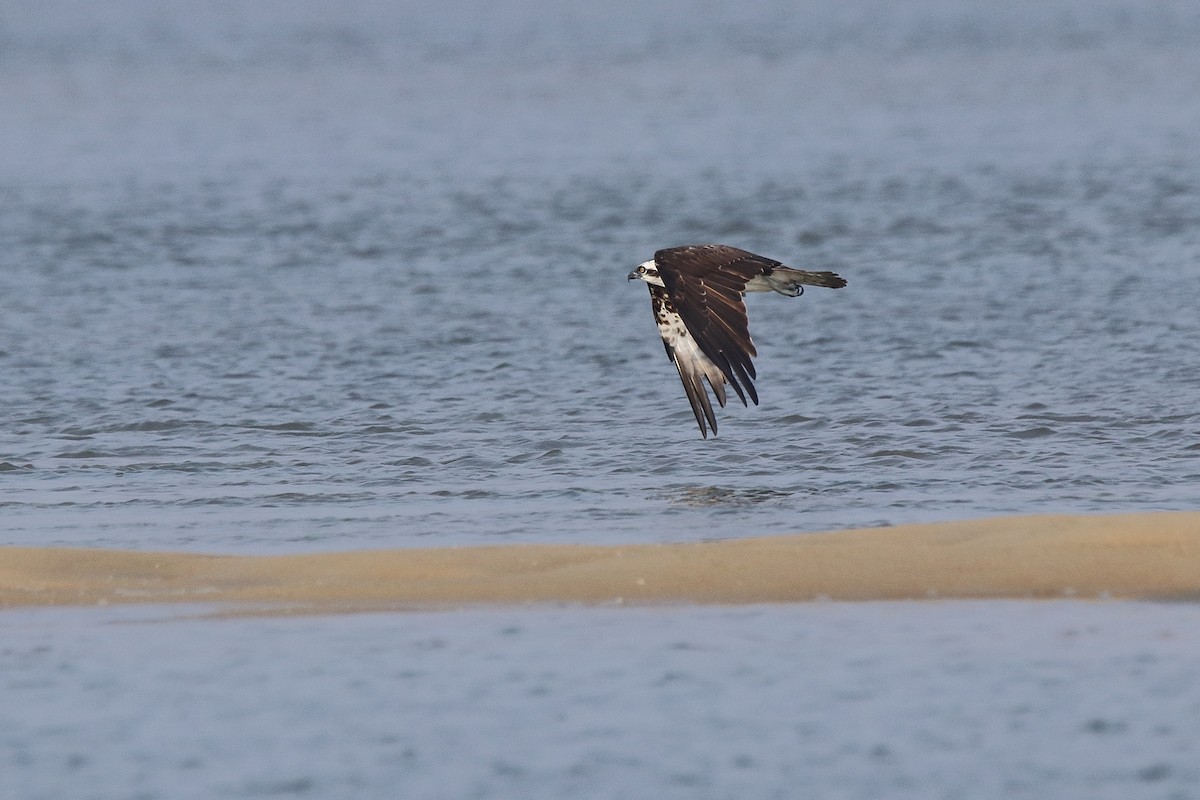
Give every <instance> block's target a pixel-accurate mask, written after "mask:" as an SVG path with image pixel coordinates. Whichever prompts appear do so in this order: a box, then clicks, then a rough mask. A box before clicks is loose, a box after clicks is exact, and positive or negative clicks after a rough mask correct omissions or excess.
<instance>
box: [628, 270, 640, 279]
mask: <svg viewBox="0 0 1200 800" xmlns="http://www.w3.org/2000/svg"><path fill="white" fill-rule="evenodd" d="M637 279H638V274H637V270H636V269H635V270H634V271H633V272H630V273H629V277H628V278H627V280H631V281H636V280H637Z"/></svg>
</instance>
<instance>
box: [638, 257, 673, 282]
mask: <svg viewBox="0 0 1200 800" xmlns="http://www.w3.org/2000/svg"><path fill="white" fill-rule="evenodd" d="M629 280H631V281H635V280H636V281H645V282H646V283H648V284H650V285H651V286H666V284H665V283H663V280H662V278H661V277H659V275H658V266H657V265H655V263H654V261H653V260H651V261H643V262H642V263H641V264H638V265H637V269H635V270H634V271H633V272H631V273H629Z"/></svg>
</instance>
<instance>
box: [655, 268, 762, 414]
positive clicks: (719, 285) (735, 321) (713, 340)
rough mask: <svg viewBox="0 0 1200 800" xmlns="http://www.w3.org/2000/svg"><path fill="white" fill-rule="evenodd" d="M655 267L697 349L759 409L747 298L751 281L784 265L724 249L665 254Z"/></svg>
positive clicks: (737, 390) (741, 396)
mask: <svg viewBox="0 0 1200 800" xmlns="http://www.w3.org/2000/svg"><path fill="white" fill-rule="evenodd" d="M654 263H655V265H656V266H657V267H658V273H659V276H660V277H661V278H662V281H663V283H664V284H666V287H667V292H668V293H669V295H670V297H671V300H672V303H673V304H674V306H675V309H676V311H677V312H678V314H679V316H680V317H682V319H683V323H684V324H685V325H686V326H687V329H688V332H689V333H691V335H692V338H694V339H695V340H696V344H698V345H699V346H700V349H701V350H703V351H704V354H705V355H706V356H708V358H709V359H710V360H712V362H713V363H714V364H716V366H717V368H718V369H719V370H721V372H722V373H723V374H724V375H725V378H726V379H727V380H728V381H729V384H730V385H731V386H733V390H734V391H735V392H737V395H738V397H739V398H740V399H741V401H742V403H743V404H746V405H748V403H746V395H749V396H750V399H751V400H753V401H754V404H755V405H758V392H757V391H755V389H754V378H755V377H757V375H756V373H755V371H754V362H753V361H751V359H752V358H753V357H754V356H756V355H758V351H757V350H755V349H754V341H753V340H752V339H751V338H750V325H749V322H748V321H747V319H746V304H745V303H744V302H743V300H742V297H743V296H744V294H745V291H746V282H747V281H749V280H750V279H751V278H754V277H756V276H758V275H762V274H764V273H766V272H770V271H771V270H773V269H775V268H776V267H779V266H781V264H780V263H779V262H778V261H772V260H771V259H769V258H763V257H762V256H757V255H755V254H754V253H748V252H746V251H745V250H739V249H738V248H736V247H728V246H726V245H721V244H702V245H694V246H691V247H672V248H668V249H666V250H659V251H658V252H657V253H655V254H654ZM743 389H744V390H745V391H744V392H743Z"/></svg>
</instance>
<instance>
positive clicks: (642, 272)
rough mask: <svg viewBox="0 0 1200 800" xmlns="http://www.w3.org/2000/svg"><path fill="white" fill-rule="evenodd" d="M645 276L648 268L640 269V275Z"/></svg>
mask: <svg viewBox="0 0 1200 800" xmlns="http://www.w3.org/2000/svg"><path fill="white" fill-rule="evenodd" d="M645 274H646V268H645V267H638V275H645Z"/></svg>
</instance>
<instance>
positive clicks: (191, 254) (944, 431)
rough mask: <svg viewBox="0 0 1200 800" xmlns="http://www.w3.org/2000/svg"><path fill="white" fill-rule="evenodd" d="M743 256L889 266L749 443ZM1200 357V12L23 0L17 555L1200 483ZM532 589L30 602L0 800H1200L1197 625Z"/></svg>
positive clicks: (791, 316) (8, 367)
mask: <svg viewBox="0 0 1200 800" xmlns="http://www.w3.org/2000/svg"><path fill="white" fill-rule="evenodd" d="M702 242H721V243H724V244H729V245H734V246H738V247H742V248H745V249H748V250H751V251H754V252H756V253H761V254H763V255H765V256H768V257H772V258H775V259H778V260H780V261H783V262H785V263H787V264H790V265H792V266H795V267H801V268H806V269H817V270H826V269H828V270H834V271H836V272H838V273H839V274H841V275H842V276H844V277H845V278H847V280H848V281H849V285H848V286H847V287H846V288H845V289H841V290H838V291H829V290H823V289H815V288H814V289H810V290H809V291H808V292H807V293H806V294H805V295H804V296H803V297H801V298H798V299H789V298H785V297H781V296H776V295H772V296H762V295H756V296H751V297H750V298H749V299H748V305H749V313H750V324H751V332H752V333H753V335H754V337H755V341H756V343H757V346H758V351H759V357H758V359H757V366H758V375H759V380H758V382H757V383H758V388H759V392H760V395H761V398H762V404H761V405H760V406H758V407H751V408H748V409H747V408H743V407H742V406H741V405H740V404H739V403H737V402H736V400H734V402H733V403H732V404H731V405H730V406H729V407H727V408H725V409H718V412H717V414H718V421H719V424H720V433H719V435H718V436H717V437H716V438H710V439H708V440H703V439H701V438H700V436H699V432H698V430H697V429H696V426H695V423H694V420H693V418H692V413H691V411H690V409H689V407H688V404H687V401H686V399H685V397H684V394H683V389H682V387H681V386H680V383H679V380H678V377H677V375H676V374H675V370H674V367H673V366H672V365H671V364H670V363H669V362H668V360H667V359H666V357H665V355H664V352H663V348H662V345H661V343H660V341H659V338H658V334H657V330H656V328H655V326H654V323H653V320H652V318H651V313H650V303H649V297H648V294H647V292H646V289H645V287H644V286H643V285H642V284H640V283H631V282H628V281H627V280H626V275H627V273H628V272H629V270H630V269H631V268H632V267H633V266H634V265H636V264H637V263H639V262H641V261H644V260H646V259H648V258H650V257H651V256H652V255H653V253H654V251H655V250H656V249H658V248H661V247H667V246H672V245H679V244H691V243H702ZM1198 348H1200V4H1197V3H1194V2H1191V0H1150V1H1148V0H1015V2H1003V3H995V2H993V3H984V2H971V1H969V0H915V1H914V2H905V3H891V2H884V0H801V2H788V1H787V0H736V1H734V0H730V1H729V2H725V1H723V0H662V1H661V2H646V3H642V2H632V0H619V2H613V3H582V2H556V1H554V0H500V1H499V2H488V1H487V0H464V1H463V2H449V3H432V2H423V1H422V0H402V1H401V2H391V1H389V0H337V2H333V0H298V1H297V0H256V1H255V2H235V1H234V0H212V1H211V2H201V0H110V2H104V3H94V2H85V0H0V544H5V545H31V546H49V545H68V546H82V547H114V548H134V549H141V550H152V549H160V550H189V551H202V552H230V553H267V552H296V551H307V550H334V549H337V550H342V549H362V548H393V547H410V546H425V545H428V546H442V545H464V544H481V543H490V544H503V543H516V542H532V541H540V542H559V543H575V542H587V543H606V542H626V541H650V542H667V541H679V540H697V539H710V538H728V537H743V536H751V535H761V534H773V533H783V532H793V531H823V530H832V529H839V528H849V527H861V526H883V525H891V524H898V523H905V522H916V521H931V520H939V519H954V518H967V517H981V516H990V515H997V514H1016V513H1039V512H1124V511H1151V510H1161V509H1194V508H1196V507H1197V504H1198V502H1200V355H1198V353H1200V349H1198ZM97 613H99V612H97ZM489 613H494V614H497V615H499V616H488V614H489ZM527 613H528V614H529V616H527V617H523V618H518V620H517V621H513V620H511V619H510V618H509V617H507V616H505V615H504V614H503V613H502V612H487V613H484V612H478V613H476V612H471V614H466V615H463V616H460V617H452V616H450V615H436V614H434V615H422V614H415V615H411V616H407V617H403V618H397V617H393V616H386V615H385V616H381V617H362V618H355V619H347V618H335V619H332V620H330V619H315V620H299V621H297V620H293V621H288V620H276V621H242V622H238V621H227V622H225V623H221V625H222V626H223V627H213V626H214V625H215V624H214V623H203V624H201V623H188V622H171V623H169V624H168V623H163V624H162V625H161V626H158V627H156V626H155V625H153V624H151V623H147V622H144V621H139V620H140V619H141V618H140V617H139V618H138V619H134V620H131V619H128V618H127V617H126V616H122V615H119V614H118V615H116V616H115V617H114V618H111V619H109V618H104V619H105V625H106V624H107V623H108V622H111V623H113V624H112V625H111V626H109V627H107V628H106V627H105V625H102V624H100V623H98V622H95V620H94V619H93V620H92V621H89V620H88V619H87V618H86V617H81V616H79V615H78V612H65V611H64V612H8V614H7V615H6V616H5V618H4V624H5V626H6V627H5V634H4V639H3V640H2V641H0V687H3V688H4V699H3V701H0V702H2V703H3V705H0V722H2V723H3V724H2V725H0V775H3V776H5V777H0V795H3V796H4V797H5V798H6V800H7V798H8V797H10V796H11V797H14V798H19V800H26V798H34V797H37V798H62V797H96V798H109V797H111V798H127V797H140V798H153V797H203V798H214V797H239V798H240V797H262V796H293V795H294V796H312V797H379V798H385V797H455V798H458V797H491V798H501V797H523V798H538V797H568V796H574V797H583V796H588V797H612V798H617V797H622V798H642V797H681V798H682V797H687V798H753V797H772V798H792V797H825V798H830V797H845V798H872V799H874V798H880V797H899V796H903V797H914V798H916V797H921V798H929V797H945V798H951V797H953V798H974V797H1000V796H1005V797H1018V796H1019V797H1046V796H1055V797H1089V798H1095V797H1113V798H1122V800H1124V799H1125V798H1129V797H1134V796H1145V797H1177V798H1182V797H1192V798H1194V797H1197V796H1198V795H1197V793H1196V785H1197V784H1196V782H1197V781H1200V775H1198V774H1197V772H1196V769H1195V764H1197V763H1200V753H1198V752H1197V749H1196V748H1197V745H1196V741H1197V739H1196V736H1195V732H1196V729H1195V720H1196V719H1197V718H1200V711H1198V709H1200V705H1197V703H1198V702H1200V701H1198V700H1197V699H1196V698H1197V697H1198V696H1200V695H1198V694H1197V693H1198V692H1200V683H1198V682H1197V680H1196V678H1195V672H1194V667H1193V668H1192V669H1191V671H1190V672H1189V671H1188V668H1186V665H1187V664H1188V663H1189V661H1188V659H1189V658H1190V657H1191V654H1195V653H1196V652H1200V644H1198V643H1197V641H1196V638H1195V635H1194V631H1195V630H1196V628H1195V627H1194V626H1192V623H1193V622H1194V621H1195V616H1194V612H1189V611H1188V610H1186V609H1182V608H1179V609H1175V610H1172V611H1171V612H1170V613H1171V614H1174V615H1175V616H1174V617H1172V618H1171V619H1172V620H1173V621H1170V622H1167V621H1162V622H1161V625H1162V627H1161V628H1155V627H1154V626H1155V625H1159V624H1160V619H1161V618H1160V617H1152V618H1149V617H1145V616H1144V615H1147V614H1150V612H1149V611H1147V610H1145V609H1140V610H1136V611H1131V610H1129V609H1124V608H1123V607H1119V608H1118V607H1114V613H1115V614H1117V616H1118V617H1120V619H1121V620H1124V621H1123V622H1112V621H1111V618H1109V617H1106V616H1105V612H1103V611H1099V610H1097V609H1095V608H1085V609H1083V610H1080V611H1079V612H1078V613H1079V614H1081V615H1082V616H1081V617H1079V619H1084V620H1085V621H1084V622H1080V623H1076V622H1072V621H1068V620H1066V618H1065V617H1064V618H1063V619H1060V618H1059V617H1058V616H1051V617H1044V616H1042V615H1043V614H1049V613H1051V612H1048V611H1046V612H1042V611H1039V610H1037V608H1036V607H1031V608H1025V607H1021V608H1020V609H1018V610H1016V611H1013V610H1012V609H1009V610H1008V611H1004V610H1003V609H999V610H997V609H993V610H990V611H987V610H984V611H980V610H978V609H977V610H974V611H964V612H962V613H961V614H958V615H956V614H955V613H953V612H952V610H951V609H948V608H942V609H941V610H938V609H937V608H934V609H933V610H928V609H927V610H923V611H917V610H915V609H910V610H909V611H908V612H905V614H908V615H907V616H906V615H905V614H901V617H900V618H899V619H898V618H897V617H895V616H894V615H895V614H897V613H900V612H897V611H895V610H894V609H893V610H881V609H880V608H877V607H875V608H873V609H872V607H865V610H862V611H859V610H853V609H850V608H846V609H842V610H840V611H837V613H836V614H835V615H834V616H833V617H830V616H821V613H820V612H819V611H813V610H788V609H759V610H757V611H734V610H697V611H690V612H689V611H686V610H675V611H670V612H652V611H645V612H637V613H636V614H635V613H629V614H627V615H626V616H623V617H622V616H618V615H617V613H616V612H612V611H582V610H578V611H555V612H544V613H543V615H542V616H538V614H537V613H535V612H527ZM1053 613H1054V614H1066V615H1067V616H1068V617H1069V616H1070V614H1068V613H1067V612H1063V611H1061V610H1060V611H1055V612H1053ZM1070 613H1075V612H1070ZM1164 613H1166V612H1164ZM993 614H1001V617H994V616H989V615H993ZM939 615H940V616H939ZM1122 615H1124V616H1122ZM134 616H136V615H134ZM1001 618H1002V619H1004V620H1009V621H1010V622H1011V624H1008V625H1007V627H1006V626H1005V624H1002V623H1000V622H995V620H996V619H1001ZM1072 619H1074V618H1072ZM864 620H865V621H864ZM922 620H923V621H924V622H922ZM926 622H927V623H928V625H929V626H932V627H928V628H927V627H925V623H926ZM126 623H129V624H130V625H132V626H133V627H128V626H127V625H126ZM989 625H995V626H998V628H997V629H993V628H991V627H988V626H989ZM206 626H207V627H206ZM939 626H940V627H939ZM1089 626H1090V627H1089ZM1114 626H1115V627H1114ZM1026 628H1027V629H1028V631H1030V632H1028V633H1027V634H1026V633H1025V632H1024V631H1025V630H1026ZM944 629H952V630H951V632H950V633H947V634H946V636H944V637H942V638H939V635H940V634H938V633H937V631H939V630H944ZM1066 630H1069V631H1075V632H1076V633H1078V632H1079V631H1083V632H1084V635H1085V638H1086V636H1087V635H1090V634H1088V633H1087V632H1088V631H1093V632H1094V631H1097V630H1101V631H1105V632H1107V634H1106V635H1108V634H1111V636H1110V638H1105V639H1103V642H1104V643H1105V644H1104V645H1103V646H1101V645H1097V646H1096V647H1095V648H1093V649H1090V650H1089V649H1086V648H1084V649H1083V650H1071V651H1063V650H1061V649H1059V646H1060V645H1061V643H1062V642H1065V641H1078V640H1077V639H1068V638H1064V637H1067V636H1068V634H1067V633H1064V631H1066ZM106 631H107V633H106ZM131 631H132V633H131ZM905 631H908V633H905ZM1006 631H1007V633H1006ZM1154 631H1170V632H1172V633H1171V635H1172V636H1175V637H1177V638H1174V639H1170V638H1169V637H1167V638H1161V639H1159V638H1155V633H1154ZM1188 631H1192V633H1188ZM1131 633H1132V634H1136V635H1138V636H1141V635H1142V634H1143V633H1144V636H1143V638H1140V639H1137V642H1138V644H1137V647H1138V648H1140V649H1138V650H1137V651H1136V652H1133V651H1126V650H1124V649H1122V647H1121V646H1120V645H1119V644H1118V643H1119V642H1121V641H1124V640H1125V638H1124V637H1126V635H1127V634H1131ZM1072 635H1074V634H1072ZM910 636H911V637H912V638H911V642H914V643H913V644H911V645H910V644H906V642H908V641H909V639H906V637H910ZM1006 636H1007V637H1008V638H1005V637H1006ZM889 637H891V638H889ZM993 637H994V640H995V641H996V642H1003V643H1009V644H1010V645H1011V646H1010V647H1007V649H1006V646H1002V645H1000V644H996V645H995V647H994V648H993V647H992V645H990V644H988V642H987V641H985V640H989V641H990V640H992V639H993ZM1023 637H1024V638H1023ZM1179 637H1182V638H1179ZM1189 637H1190V638H1189ZM1089 641H1091V640H1089ZM1096 641H1100V640H1096ZM1130 641H1132V640H1130ZM605 642H611V643H612V647H613V648H616V649H612V650H610V649H608V648H607V647H606V645H605ZM523 648H524V649H523ZM622 648H627V649H622ZM989 648H992V649H989ZM1163 648H1166V649H1165V650H1164V649H1163ZM1172 648H1174V649H1172ZM339 654H344V655H345V658H344V659H343V658H338V657H337V656H338V655H339ZM493 656H495V658H493ZM576 657H577V658H576ZM710 657H711V658H710ZM1093 657H1095V658H1099V659H1101V660H1103V659H1104V658H1107V659H1108V660H1107V661H1105V662H1104V663H1105V664H1107V666H1097V664H1098V663H1099V662H1097V661H1094V660H1093ZM572 659H576V660H572ZM705 659H709V660H705ZM711 659H716V660H715V661H714V660H711ZM1191 663H1193V664H1194V662H1191ZM947 665H948V666H947ZM955 665H957V667H956V666H955ZM997 665H999V666H997ZM893 668H894V669H895V670H898V671H893V672H888V671H887V670H888V669H893ZM289 670H290V671H289ZM455 670H458V672H456V671H455ZM1106 670H1107V671H1106ZM935 673H936V674H935ZM938 675H940V676H941V677H940V678H939V677H937V676H938ZM972 676H974V677H972ZM1081 676H1082V677H1081ZM922 680H926V681H935V682H934V683H929V684H921V683H920V681H922ZM1080 680H1082V681H1083V682H1082V683H1080V682H1079V681H1080ZM936 681H944V682H942V683H937V682H936ZM918 684H919V686H920V687H921V688H917V689H913V688H912V687H914V686H918ZM896 686H900V687H902V688H901V690H900V694H899V695H897V694H895V693H893V691H892V690H891V689H889V688H888V687H896ZM735 687H736V691H735V690H734V689H735ZM905 687H907V688H905ZM910 689H911V692H910V691H909V690H910ZM943 691H944V692H948V694H944V693H943ZM181 692H182V693H181ZM1147 693H1148V694H1147ZM984 696H986V697H988V698H990V699H989V700H988V701H987V702H988V703H990V704H991V705H989V706H987V707H986V708H984V707H982V706H979V705H976V704H975V700H976V699H977V698H979V697H984ZM905 697H907V698H925V699H924V700H923V701H921V702H918V700H917V699H912V700H911V702H905V701H902V699H903V698H905ZM1102 697H1105V698H1107V699H1108V700H1107V701H1103V702H1102V701H1101V700H1100V698H1102ZM170 698H174V699H173V700H172V699H170ZM882 698H891V699H892V700H893V701H895V702H891V701H889V703H890V704H889V703H885V702H883V700H882ZM1164 698H1165V699H1164ZM1108 701H1111V704H1107V703H1108ZM712 702H718V703H724V705H721V706H720V707H719V708H715V707H713V706H710V705H707V704H708V703H712ZM747 709H753V712H751V711H749V710H747ZM1172 709H1175V710H1172ZM751 713H752V714H753V716H748V715H750V714H751ZM922 714H924V715H925V716H921V715H922ZM456 715H457V716H456ZM514 731H515V733H514ZM561 732H565V733H564V734H563V736H562V737H560V736H559V733H561ZM1064 743H1065V744H1064ZM1056 748H1059V749H1056ZM1061 748H1066V750H1062V749H1061ZM1072 748H1073V749H1072ZM473 754H474V755H473ZM475 756H478V757H475ZM801 756H803V758H802V759H801V760H797V759H798V758H800V757H801Z"/></svg>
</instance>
